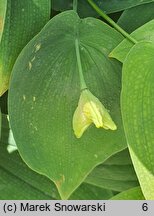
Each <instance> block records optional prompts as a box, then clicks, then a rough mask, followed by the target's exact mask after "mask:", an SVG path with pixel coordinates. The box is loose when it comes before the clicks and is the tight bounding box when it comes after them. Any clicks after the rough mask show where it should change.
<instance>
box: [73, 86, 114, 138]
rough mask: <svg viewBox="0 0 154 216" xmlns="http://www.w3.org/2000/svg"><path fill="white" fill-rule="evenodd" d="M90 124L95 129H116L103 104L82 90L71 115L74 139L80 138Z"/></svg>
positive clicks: (88, 92) (86, 90)
mask: <svg viewBox="0 0 154 216" xmlns="http://www.w3.org/2000/svg"><path fill="white" fill-rule="evenodd" d="M92 123H94V124H95V126H96V127H97V128H100V127H102V128H104V129H111V130H116V129H117V126H116V125H115V123H114V122H113V121H112V118H111V117H110V115H109V113H108V111H107V110H106V109H105V107H104V106H103V104H102V103H101V102H100V101H99V100H98V98H96V97H95V96H94V95H93V94H92V93H91V92H90V91H89V90H88V89H84V90H83V91H82V92H81V95H80V99H79V103H78V107H77V108H76V110H75V112H74V115H73V130H74V134H75V135H76V137H77V138H80V137H81V136H82V134H83V133H84V131H85V130H86V129H87V128H88V127H89V126H90V125H91V124H92Z"/></svg>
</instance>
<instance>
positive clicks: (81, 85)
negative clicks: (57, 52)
mask: <svg viewBox="0 0 154 216" xmlns="http://www.w3.org/2000/svg"><path fill="white" fill-rule="evenodd" d="M75 50H76V57H77V65H78V70H79V77H80V89H81V91H82V90H84V89H86V88H87V85H86V82H85V80H84V76H83V70H82V64H81V57H80V48H79V40H78V38H76V39H75Z"/></svg>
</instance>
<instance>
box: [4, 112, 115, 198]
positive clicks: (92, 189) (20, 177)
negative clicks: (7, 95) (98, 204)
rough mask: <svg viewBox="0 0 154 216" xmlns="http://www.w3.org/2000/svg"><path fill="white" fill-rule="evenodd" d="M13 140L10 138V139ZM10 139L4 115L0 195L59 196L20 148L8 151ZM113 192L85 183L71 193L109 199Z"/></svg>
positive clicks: (78, 195)
mask: <svg viewBox="0 0 154 216" xmlns="http://www.w3.org/2000/svg"><path fill="white" fill-rule="evenodd" d="M10 141H11V142H10ZM8 142H9V144H10V145H11V144H12V140H10V129H9V122H8V118H7V117H6V115H2V138H1V142H0V199H60V197H59V194H58V192H57V189H56V187H55V185H54V184H53V183H52V182H51V181H50V180H49V179H47V178H46V177H45V176H42V175H39V174H37V173H35V172H34V171H32V170H30V169H29V168H28V167H27V165H26V164H25V163H24V162H23V161H22V160H21V158H20V156H19V154H18V152H14V153H12V154H8V152H7V150H6V147H7V145H8ZM112 196H113V194H112V192H111V191H109V190H106V189H102V188H100V187H96V186H93V185H89V184H86V183H83V184H81V186H80V187H79V188H78V189H77V190H76V191H75V192H74V193H73V194H72V196H71V197H70V199H75V200H78V199H82V200H86V199H88V200H90V199H93V200H95V199H96V200H99V199H109V198H111V197H112Z"/></svg>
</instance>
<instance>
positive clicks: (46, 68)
mask: <svg viewBox="0 0 154 216" xmlns="http://www.w3.org/2000/svg"><path fill="white" fill-rule="evenodd" d="M77 32H78V37H79V38H78V39H79V41H80V52H81V61H82V67H83V71H84V76H85V80H86V82H87V85H88V87H89V89H90V90H91V91H92V92H93V94H95V96H97V97H98V98H99V99H100V100H101V101H102V102H103V104H104V106H105V107H106V108H107V109H108V110H110V115H111V116H112V118H113V120H114V121H115V123H116V124H117V127H118V129H117V131H107V130H103V129H96V128H95V127H94V126H92V127H90V128H89V129H88V130H87V131H86V132H85V133H84V135H83V136H82V137H81V138H80V139H77V138H76V137H75V135H74V133H73V129H72V117H73V113H74V111H75V109H76V107H77V104H78V100H79V96H80V85H79V84H80V83H79V75H78V66H77V59H76V52H75V39H76V37H77ZM122 39H123V38H122V37H121V35H120V34H119V33H118V32H116V31H115V30H114V29H113V28H110V27H109V26H108V25H106V24H105V23H103V22H102V21H99V20H97V19H94V18H86V19H83V20H82V19H80V18H79V17H78V15H77V14H76V13H75V12H74V11H67V12H63V13H61V14H59V15H57V16H55V17H54V18H53V19H52V20H51V21H50V22H49V23H48V24H47V25H46V26H45V27H44V28H43V30H42V31H41V32H40V33H39V34H38V35H37V36H36V37H35V38H34V39H33V40H32V41H31V42H30V43H29V44H28V45H27V46H26V47H25V49H24V50H23V51H22V53H21V54H20V56H19V58H18V60H17V61H16V64H15V67H14V69H13V76H12V81H11V86H10V91H9V115H10V123H11V128H12V130H13V134H14V138H15V140H16V143H17V146H18V149H19V151H20V154H21V155H22V157H23V159H24V160H25V161H26V163H27V164H28V165H29V166H30V167H31V168H32V169H34V170H35V171H37V172H39V173H43V174H44V175H46V176H48V177H49V178H50V179H52V180H53V181H54V182H55V184H56V185H57V188H58V190H59V192H60V194H61V197H62V198H63V199H66V198H68V197H69V195H70V194H71V193H72V192H73V191H74V190H75V189H76V188H77V187H78V186H79V184H81V182H82V181H83V180H84V179H85V177H86V176H87V175H88V174H89V172H90V171H91V170H92V169H93V168H94V167H95V166H96V165H97V164H99V163H101V162H103V161H105V160H106V159H107V158H108V157H109V156H110V155H112V154H114V153H116V152H118V151H120V150H122V149H123V148H125V146H126V143H125V137H124V134H123V126H122V122H121V114H120V108H119V94H120V88H121V82H120V80H121V65H120V64H119V63H118V62H117V61H115V60H110V59H109V58H108V54H109V52H110V51H111V50H112V49H113V48H114V47H115V46H116V45H117V44H118V43H119V42H120V41H121V40H122Z"/></svg>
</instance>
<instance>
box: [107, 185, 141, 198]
mask: <svg viewBox="0 0 154 216" xmlns="http://www.w3.org/2000/svg"><path fill="white" fill-rule="evenodd" d="M111 199H112V200H145V198H144V196H143V193H142V191H141V188H140V187H134V188H131V189H129V190H126V191H123V192H121V193H119V194H117V195H115V196H114V197H112V198H111Z"/></svg>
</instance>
